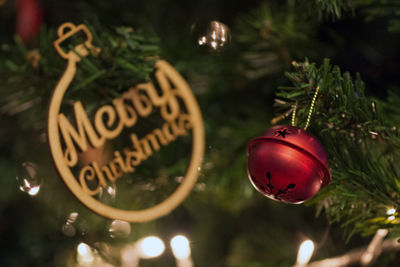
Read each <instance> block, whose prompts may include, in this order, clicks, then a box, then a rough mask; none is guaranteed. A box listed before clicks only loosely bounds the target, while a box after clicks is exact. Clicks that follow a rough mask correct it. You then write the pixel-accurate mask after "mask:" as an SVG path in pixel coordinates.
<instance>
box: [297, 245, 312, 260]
mask: <svg viewBox="0 0 400 267" xmlns="http://www.w3.org/2000/svg"><path fill="white" fill-rule="evenodd" d="M313 252H314V242H312V241H311V240H306V241H304V242H303V243H301V245H300V247H299V252H298V254H297V264H307V263H308V262H309V261H310V259H311V256H312V254H313Z"/></svg>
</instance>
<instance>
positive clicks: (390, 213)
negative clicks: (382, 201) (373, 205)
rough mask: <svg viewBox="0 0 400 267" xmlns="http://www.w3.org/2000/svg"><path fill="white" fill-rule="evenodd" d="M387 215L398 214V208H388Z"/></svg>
mask: <svg viewBox="0 0 400 267" xmlns="http://www.w3.org/2000/svg"><path fill="white" fill-rule="evenodd" d="M386 214H387V215H395V214H396V209H395V208H393V207H390V208H388V209H387V210H386Z"/></svg>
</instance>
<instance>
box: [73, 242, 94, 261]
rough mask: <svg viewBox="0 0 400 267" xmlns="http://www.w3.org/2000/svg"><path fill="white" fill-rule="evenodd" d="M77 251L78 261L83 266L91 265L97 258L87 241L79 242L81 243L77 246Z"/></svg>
mask: <svg viewBox="0 0 400 267" xmlns="http://www.w3.org/2000/svg"><path fill="white" fill-rule="evenodd" d="M76 252H77V255H76V258H77V261H78V263H79V264H80V265H81V266H89V265H91V264H92V263H93V262H94V260H95V257H94V254H93V251H92V249H91V248H90V246H89V245H88V244H86V243H83V242H81V243H79V245H78V246H77V247H76Z"/></svg>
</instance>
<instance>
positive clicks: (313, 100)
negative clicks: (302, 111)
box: [304, 86, 319, 130]
mask: <svg viewBox="0 0 400 267" xmlns="http://www.w3.org/2000/svg"><path fill="white" fill-rule="evenodd" d="M318 91H319V86H318V87H317V88H316V89H315V93H314V97H313V99H312V101H311V106H310V111H309V112H308V117H307V122H306V126H305V127H304V130H307V128H308V126H310V120H311V114H312V112H313V110H314V105H315V101H316V100H317V95H318Z"/></svg>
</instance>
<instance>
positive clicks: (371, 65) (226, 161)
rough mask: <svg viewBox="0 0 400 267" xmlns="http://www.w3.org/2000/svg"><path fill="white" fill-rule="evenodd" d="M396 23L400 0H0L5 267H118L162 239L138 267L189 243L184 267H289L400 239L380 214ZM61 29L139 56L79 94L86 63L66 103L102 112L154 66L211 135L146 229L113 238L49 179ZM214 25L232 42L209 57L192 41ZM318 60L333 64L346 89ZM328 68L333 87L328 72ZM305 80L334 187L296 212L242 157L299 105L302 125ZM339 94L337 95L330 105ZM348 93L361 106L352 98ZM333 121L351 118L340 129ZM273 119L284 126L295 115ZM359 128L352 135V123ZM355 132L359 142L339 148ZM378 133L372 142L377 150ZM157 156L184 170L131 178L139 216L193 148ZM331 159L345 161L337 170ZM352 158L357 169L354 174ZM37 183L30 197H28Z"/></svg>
mask: <svg viewBox="0 0 400 267" xmlns="http://www.w3.org/2000/svg"><path fill="white" fill-rule="evenodd" d="M32 3H37V4H39V6H38V7H35V5H33V4H32ZM37 8H38V9H39V10H40V12H39V13H37V12H36V11H37ZM35 10H36V11H35ZM399 11H400V1H398V0H393V1H385V0H352V1H344V0H309V1H296V0H285V1H280V0H270V1H267V0H265V1H255V0H249V1H211V0H203V1H183V0H172V1H171V0H170V1H166V0H154V1H126V0H114V1H111V2H110V1H105V0H97V1H88V0H69V1H64V0H59V1H50V0H42V1H33V0H32V1H29V0H3V1H1V0H0V80H1V83H0V105H1V107H0V151H1V152H0V173H1V179H0V244H1V251H0V265H1V266H121V265H123V262H122V261H121V257H120V256H119V255H120V254H119V253H121V251H122V250H123V249H122V248H124V247H126V246H128V245H130V244H133V243H135V242H136V241H137V240H139V239H141V238H144V237H146V236H149V235H156V236H159V237H160V238H161V239H162V240H164V242H165V243H166V246H167V248H166V251H165V253H164V254H163V255H161V256H160V257H157V258H155V259H148V260H141V261H140V266H176V263H175V260H174V257H173V255H172V252H171V249H170V247H169V245H168V244H169V240H170V239H171V238H172V237H173V236H174V235H176V234H184V235H185V236H187V237H188V239H189V240H190V246H191V252H192V258H193V263H194V266H227V267H228V266H229V267H238V266H246V267H258V266H260V267H261V266H263V267H264V266H293V265H294V264H295V263H296V254H297V251H298V248H299V245H300V243H301V242H302V241H304V240H306V239H311V240H313V241H314V242H315V245H316V248H315V252H314V254H313V258H312V261H317V260H322V259H325V258H330V257H334V256H337V255H341V254H346V253H348V252H349V251H351V250H352V249H354V248H360V247H364V246H367V245H368V244H369V243H370V241H371V238H372V236H373V235H374V234H375V232H376V231H377V230H378V229H381V228H386V229H389V232H390V234H389V235H390V238H397V237H399V235H400V228H398V226H397V225H398V223H400V221H398V219H397V218H394V219H390V220H389V219H388V218H387V214H386V212H387V209H390V208H393V209H394V212H393V214H394V216H397V205H398V203H399V202H398V201H399V194H400V186H399V185H400V182H399V180H398V179H399V175H400V170H399V167H398V166H396V164H397V165H398V162H399V161H398V160H399V159H400V156H399V153H398V152H397V151H398V147H399V144H400V141H399V140H400V137H399V136H400V135H399V128H400V125H399V119H400V112H399V111H400V110H399V104H400V97H399V84H400V75H399V73H400V64H399V62H400V61H399V56H400V55H399V50H398V47H399V45H400V38H399V32H400V26H399V25H400V19H399V15H398V14H399ZM40 13H42V14H40ZM27 16H28V17H29V16H33V17H34V18H37V17H40V18H42V22H40V23H38V25H39V26H40V27H41V28H40V32H38V33H36V32H34V30H29V29H30V26H32V24H31V23H29V22H28V24H26V23H27V22H25V24H24V20H23V19H24V18H27ZM28 21H29V20H28ZM66 21H71V22H73V23H75V24H79V23H85V24H87V25H88V26H89V27H90V28H91V29H92V30H93V32H95V33H96V34H97V37H96V36H95V41H96V40H97V41H98V43H97V44H98V45H100V44H99V42H100V40H103V41H104V40H110V42H109V43H106V41H104V43H103V44H102V45H104V46H107V45H108V46H112V43H113V41H116V40H117V42H126V43H129V42H130V41H132V40H133V41H135V48H134V49H133V48H132V49H131V50H129V51H125V52H124V53H125V54H122V56H121V55H118V57H117V56H115V57H114V55H115V54H113V53H117V52H116V51H115V50H112V49H110V55H112V61H113V62H114V61H115V62H117V60H116V59H117V58H119V59H120V58H122V59H125V60H126V61H130V60H132V61H130V62H132V64H134V65H135V66H137V69H136V70H135V71H133V73H132V75H133V78H132V80H127V78H126V77H128V76H129V74H130V73H129V72H126V71H127V69H126V68H124V66H123V65H118V68H119V69H117V70H116V71H115V72H114V73H113V74H112V75H114V76H112V75H111V74H110V76H108V77H101V79H100V80H99V81H96V82H88V83H84V82H85V80H84V78H83V76H85V75H86V76H90V75H92V74H93V73H91V72H93V69H91V68H90V66H92V65H90V66H89V65H85V66H86V67H83V68H82V70H81V71H82V74H81V76H82V77H81V80H79V78H77V81H76V83H75V84H74V86H75V87H74V90H75V91H74V90H72V91H71V95H70V97H71V99H75V100H76V99H77V98H80V97H82V98H84V97H85V98H86V99H89V101H92V102H94V103H96V102H97V103H104V101H105V102H107V101H108V100H109V99H110V97H114V96H115V95H118V94H120V93H121V92H122V91H123V90H124V89H127V88H125V87H127V86H129V82H132V83H134V82H141V81H143V80H146V79H147V77H148V75H149V73H150V70H149V68H148V65H146V64H149V63H148V62H147V63H146V57H148V56H157V57H161V58H163V59H166V60H167V61H168V62H170V63H171V64H172V65H173V66H174V67H175V68H176V69H177V70H178V71H179V72H180V73H181V74H182V75H183V77H184V78H185V79H186V80H187V82H188V83H189V85H190V87H191V89H192V90H193V93H194V94H195V96H196V98H197V100H198V102H199V105H200V108H201V111H202V115H203V119H204V125H205V132H206V150H205V156H204V161H203V167H202V170H201V172H200V176H199V179H198V182H197V184H196V185H195V187H194V188H193V190H192V192H191V194H190V195H189V196H188V198H187V199H186V200H185V201H184V202H183V203H182V204H181V205H180V206H179V207H178V208H177V209H175V210H174V211H172V212H171V213H170V214H169V215H167V216H165V217H163V218H160V219H157V220H155V221H152V222H149V223H142V224H138V223H132V224H127V223H125V224H124V223H123V222H121V225H122V226H121V225H120V226H121V227H122V230H121V229H120V228H118V229H119V230H115V224H116V222H112V220H109V219H105V218H103V217H100V216H98V215H96V214H94V213H93V212H91V211H90V210H89V209H87V208H86V207H84V206H83V205H82V204H80V203H79V201H78V200H77V199H76V198H75V197H74V196H73V195H72V194H71V193H70V192H69V191H68V189H67V188H66V186H65V185H64V184H63V183H62V181H61V179H60V178H59V177H58V174H57V172H56V170H55V167H54V165H53V162H52V159H51V156H50V153H49V149H48V144H47V139H46V125H47V121H46V120H47V105H48V102H49V99H50V96H51V93H52V90H53V88H54V87H55V85H56V83H57V81H58V80H59V78H60V77H61V75H62V73H63V71H64V69H65V66H66V62H65V61H64V60H62V59H61V58H59V57H58V55H57V54H56V53H55V51H54V49H53V42H54V40H55V39H56V35H55V31H56V29H57V27H58V26H60V25H61V24H62V23H64V22H66ZM213 21H214V22H217V23H218V25H222V27H224V30H225V31H226V32H227V33H229V35H226V39H223V40H222V39H219V40H218V42H219V43H218V46H217V47H214V46H213V45H212V44H211V43H210V42H206V43H203V42H202V41H201V40H202V37H203V36H206V35H207V33H210V32H212V31H213V30H215V23H212V22H213ZM19 23H22V24H21V25H22V26H21V27H22V30H21V29H20V28H18V27H17V25H19ZM221 23H222V24H221ZM24 25H25V26H24ZM213 25H214V26H213ZM33 26H34V25H33ZM33 26H32V27H33ZM121 26H125V27H130V28H131V29H129V30H128V29H127V28H120V27H121ZM213 27H214V28H213ZM27 32H28V33H32V32H33V33H32V34H33V36H32V38H31V39H29V38H28V39H29V40H28V39H24V38H22V39H21V38H20V37H18V35H17V33H19V35H20V36H21V37H23V34H27ZM107 38H109V39H107ZM103 50H104V49H103ZM35 56H36V57H35ZM38 56H39V57H38ZM35 58H36V59H37V62H36V61H35ZM325 58H329V59H330V63H327V61H325V62H324V59H325ZM35 62H36V63H35ZM296 62H300V63H296ZM301 62H305V63H301ZM308 62H310V63H308ZM312 62H315V65H313V64H311V63H312ZM92 63H93V64H95V65H94V66H95V67H96V68H98V69H101V68H104V66H102V65H96V64H97V63H96V62H92ZM324 64H325V65H324ZM326 64H332V65H338V66H340V68H341V69H342V70H343V71H347V72H349V73H350V75H351V76H352V77H355V78H354V79H352V78H348V77H349V76H346V75H348V74H342V73H339V71H338V70H337V69H335V68H333V67H332V68H328V67H327V65H326ZM296 66H297V67H296ZM299 66H300V67H299ZM319 66H321V67H320V68H319ZM324 71H326V72H327V73H330V74H332V75H331V76H329V75H325V76H324V75H323V73H324ZM285 73H291V74H288V75H285ZM319 74H320V75H319ZM124 75H125V76H124ZM110 77H111V78H110ZM120 77H122V78H120ZM321 77H322V78H321ZM296 78H297V79H296ZM328 78H329V79H328ZM124 79H125V80H124ZM302 79H304V80H302ZM361 80H362V81H363V82H361ZM127 81H128V84H126V83H127ZM311 81H315V84H321V91H320V98H321V100H320V102H318V103H317V106H316V111H315V112H314V114H313V117H312V121H311V127H310V129H309V131H311V132H312V133H313V134H314V135H316V136H317V137H319V138H320V140H321V141H322V143H323V145H324V146H325V148H326V150H327V152H328V155H329V156H330V170H331V172H332V174H333V175H332V183H331V185H330V186H328V187H327V188H326V189H324V190H322V192H320V194H318V195H317V196H316V197H315V198H314V199H312V200H311V201H308V202H306V203H305V204H301V205H288V204H283V203H280V202H275V201H272V200H270V199H268V198H265V197H264V196H262V195H261V194H259V193H258V192H257V191H256V190H255V189H254V188H253V186H252V185H251V183H250V182H249V179H248V178H247V170H246V160H247V155H246V145H247V143H248V141H249V140H250V139H252V138H254V137H256V136H259V135H260V134H261V133H262V132H263V131H264V130H265V129H267V128H269V127H271V126H272V123H271V120H272V119H273V118H275V117H277V116H279V115H281V114H285V113H286V112H287V110H288V109H289V108H290V105H292V104H294V101H295V100H298V103H299V111H300V113H299V121H302V122H303V123H304V122H305V115H306V114H305V113H306V112H304V111H305V110H306V108H307V105H309V104H310V103H311V99H312V92H309V91H306V90H305V89H304V88H303V87H302V85H301V84H307V83H310V84H311V83H312V82H311ZM79 82H81V83H82V84H83V85H82V84H81V83H79ZM101 82H109V83H108V85H109V86H111V89H110V88H107V89H108V90H105V93H104V92H103V93H101V94H99V91H98V89H100V88H98V83H101ZM349 84H351V85H349ZM364 84H365V94H364ZM291 86H293V87H291ZM283 87H285V88H291V89H288V90H287V89H282V88H283ZM278 88H279V89H278ZM349 88H350V89H349ZM314 89H315V88H314ZM338 90H341V91H340V92H342V95H343V98H341V97H337V98H338V99H337V101H336V102H335V101H331V102H328V100H329V99H332V98H334V97H335V95H337V94H338V93H337V92H338ZM346 90H347V91H346ZM90 92H92V93H93V94H91V93H90ZM293 93H295V94H293ZM290 94H292V96H291V95H290ZM355 94H357V99H358V98H360V99H361V100H363V101H364V102H363V103H364V104H365V103H366V104H365V105H361V104H360V105H359V106H358V105H357V104H354V105H352V106H351V105H350V104H349V103H350V102H346V101H347V100H348V99H350V96H355ZM345 96H346V97H347V98H346V99H347V100H344V98H345ZM277 98H279V99H280V101H278V102H277V101H276V99H277ZM282 99H283V100H282ZM361 100H360V101H361ZM285 101H286V102H285ZM354 101H356V100H354ZM282 103H286V104H287V105H286V106H285V104H283V107H282V106H280V104H282ZM351 103H353V102H351ZM371 103H374V104H373V105H372V106H371ZM375 105H377V106H378V107H377V112H375V111H374V110H373V109H374V108H375ZM356 108H359V110H356ZM301 111H303V113H301ZM357 112H358V113H357ZM375 113H378V115H376V116H375ZM338 114H339V115H338ZM341 114H351V116H352V117H351V118H349V117H347V118H348V120H347V119H344V117H343V119H340V117H341ZM360 114H361V115H360ZM336 115H338V116H336ZM325 116H327V117H325ZM347 116H349V115H347ZM327 121H328V122H330V123H332V124H331V125H335V127H334V128H333V129H332V127H329V125H327V124H326V122H327ZM279 123H282V124H289V123H290V116H288V117H287V118H285V119H283V120H282V121H280V122H279ZM358 123H359V124H360V125H361V126H360V127H359V128H360V129H361V130H360V133H359V134H360V135H358V132H357V127H355V128H354V127H353V126H354V125H358ZM352 127H353V128H352ZM392 129H393V130H392ZM371 132H373V133H372V134H371ZM351 133H353V136H354V135H355V136H356V137H357V138H360V140H366V141H360V143H362V144H366V145H365V146H363V145H360V146H358V145H355V143H356V142H353V141H352V140H350V139H349V140H348V139H347V136H349V134H351ZM375 133H376V134H377V135H378V138H375V137H374V138H373V136H372V135H374V134H375ZM341 134H343V136H342V135H341ZM344 134H346V137H344ZM371 136H372V137H371ZM341 140H342V141H343V142H340V141H341ZM387 140H390V141H387ZM183 142H184V141H183ZM183 144H185V143H183ZM339 144H340V145H339ZM339 146H340V147H342V146H343V147H345V148H348V150H345V149H344V148H338V147H339ZM368 151H369V152H368ZM178 152H179V153H186V154H184V155H183V154H179V155H177V153H178ZM364 152H365V153H364ZM367 152H368V153H367ZM158 153H160V154H162V156H159V158H158V159H159V160H164V161H165V160H166V159H168V158H169V159H178V158H182V160H176V164H172V165H170V166H168V167H165V168H164V167H163V166H162V165H160V166H157V176H159V177H158V178H157V179H152V180H149V181H148V180H146V179H144V178H140V177H139V178H138V179H139V180H138V182H137V184H139V185H140V186H142V187H141V188H142V189H141V191H139V193H138V195H137V198H138V199H139V200H138V201H139V202H140V201H141V202H140V203H142V204H143V203H144V202H145V201H148V200H149V199H150V201H153V202H159V201H160V200H162V199H163V197H164V196H163V195H162V194H161V193H159V192H160V191H159V192H158V193H157V189H160V187H161V186H166V187H167V188H176V186H177V185H178V184H179V183H180V182H181V181H179V179H178V178H179V177H175V175H176V173H179V172H180V170H181V165H182V164H184V163H185V160H184V159H185V157H187V156H188V155H189V153H190V151H189V152H188V151H181V150H180V149H167V150H164V151H163V150H161V151H159V152H158ZM346 153H347V154H346ZM338 155H343V159H342V161H341V159H340V158H339V156H338ZM351 160H353V161H354V162H357V161H358V162H360V164H359V165H357V166H355V165H356V163H352V164H350V163H349V161H351ZM344 161H346V162H348V163H349V165H348V166H347V167H346V165H345V164H342V163H343V162H344ZM365 162H368V164H367V163H365ZM151 163H153V162H151ZM361 163H365V164H361ZM370 165H372V167H371V166H370ZM146 166H147V167H149V166H151V164H150V163H149V164H148V165H146ZM363 166H368V167H363ZM356 170H357V171H356ZM143 172H144V173H145V170H143ZM160 177H161V178H163V177H164V180H162V179H161V178H160ZM165 177H167V180H166V182H165ZM159 178H160V179H161V180H160V179H159ZM26 179H28V180H29V181H30V182H29V183H30V184H28V185H27V184H26V182H25V180H26ZM351 179H353V180H354V181H356V182H358V183H359V184H358V185H356V184H355V182H354V184H352V182H351V181H353V180H351ZM158 181H164V182H163V183H161V184H160V183H159V182H158ZM33 184H34V185H33ZM360 184H361V186H360ZM363 185H365V186H363ZM367 185H373V186H370V187H368V186H367ZM136 186H138V185H136ZM351 186H353V187H351ZM33 187H36V188H37V189H34V191H32V188H33ZM35 190H36V191H35ZM120 191H121V192H122V191H123V190H122V189H119V188H118V186H115V188H114V187H113V188H112V189H111V190H110V191H107V192H106V190H105V191H104V192H103V194H102V196H101V201H103V202H107V201H111V202H112V201H113V199H115V198H116V196H115V195H118V194H119V192H120ZM378 191H379V192H378ZM140 192H142V193H143V194H145V195H146V194H147V195H146V197H144V196H143V197H141V195H140ZM161 192H164V191H161ZM351 193H352V194H351ZM135 197H136V196H135ZM117 198H120V200H121V199H122V201H124V197H118V196H117ZM141 198H142V199H141ZM125 200H126V201H129V198H128V197H127V198H126V199H125ZM363 204H365V205H363ZM393 214H390V215H393ZM113 225H114V226H113ZM113 227H114V228H113ZM115 231H117V233H115ZM81 243H85V244H88V246H90V247H91V250H92V252H93V253H94V254H95V257H99V258H101V263H99V262H94V263H90V262H89V263H87V262H86V263H85V262H82V261H80V260H79V251H77V247H78V245H79V244H81ZM399 263H400V256H399V254H398V253H397V254H396V252H395V251H392V252H387V251H384V252H383V253H382V255H380V256H379V257H378V258H377V259H374V262H372V263H371V264H370V265H369V266H398V265H399ZM85 264H86V265H85ZM96 264H97V265H96ZM354 266H361V265H360V264H358V263H356V264H355V265H354Z"/></svg>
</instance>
